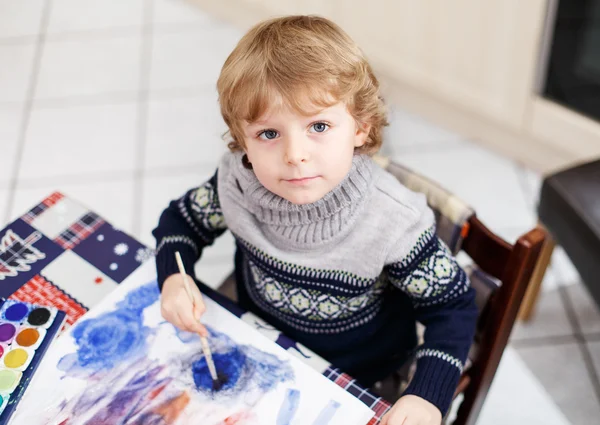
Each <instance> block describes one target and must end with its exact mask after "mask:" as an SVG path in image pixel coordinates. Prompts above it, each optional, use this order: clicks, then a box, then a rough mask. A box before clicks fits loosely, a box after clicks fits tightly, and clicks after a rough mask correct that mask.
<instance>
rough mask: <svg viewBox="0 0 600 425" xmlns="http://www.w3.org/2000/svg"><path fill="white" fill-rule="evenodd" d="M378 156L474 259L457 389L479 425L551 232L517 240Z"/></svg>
mask: <svg viewBox="0 0 600 425" xmlns="http://www.w3.org/2000/svg"><path fill="white" fill-rule="evenodd" d="M374 159H375V160H376V162H377V163H378V164H379V165H380V166H382V167H383V168H385V169H386V170H388V171H389V172H390V173H392V174H393V175H394V176H396V178H398V180H400V181H401V182H402V183H403V184H404V185H405V186H407V187H408V188H410V189H412V190H414V191H416V192H422V193H424V194H425V195H426V196H427V201H428V203H429V206H430V207H431V208H432V209H433V211H434V213H435V216H436V222H437V233H438V236H439V237H440V238H441V239H442V240H443V241H444V242H445V243H446V244H447V245H448V247H449V248H450V249H451V250H452V252H453V253H454V254H457V253H458V252H459V251H463V252H465V253H466V254H467V255H468V256H469V257H470V258H471V259H472V260H473V265H471V266H469V267H467V272H468V274H469V277H470V279H471V284H472V286H473V287H474V288H475V290H476V293H477V296H476V301H477V304H478V306H479V311H480V314H479V321H478V325H477V334H476V337H475V341H474V344H473V346H472V348H471V351H470V353H469V360H468V362H467V365H466V366H465V369H464V372H463V375H462V376H461V378H460V381H459V384H458V388H457V390H456V393H455V400H456V398H457V396H458V395H460V394H463V400H462V402H461V404H460V407H459V409H458V413H457V417H456V420H455V421H454V422H453V424H454V425H473V424H475V422H476V420H477V417H478V415H479V412H480V410H481V407H482V406H483V402H484V401H485V398H486V396H487V393H488V391H489V388H490V386H491V384H492V380H493V378H494V375H495V373H496V370H497V368H498V364H499V363H500V359H501V358H502V353H503V352H504V348H505V347H506V344H507V342H508V338H509V336H510V332H511V330H512V328H513V325H514V323H515V319H516V317H517V313H518V311H519V307H520V305H521V302H522V300H523V296H524V294H525V291H526V289H527V286H528V284H529V282H530V280H531V276H532V272H533V270H534V268H535V266H536V264H537V263H538V259H539V257H540V250H541V248H542V245H543V243H544V240H545V238H546V233H545V231H544V230H543V229H540V228H536V229H533V230H531V231H529V232H527V233H525V234H524V235H523V236H521V237H520V238H519V239H518V240H517V242H516V243H515V244H514V245H511V244H509V243H507V242H506V241H504V240H503V239H502V238H500V237H499V236H497V235H495V234H494V233H493V232H492V231H490V230H489V229H488V228H487V227H486V226H485V225H484V224H483V223H481V222H480V221H479V219H478V218H477V216H476V215H475V212H474V210H473V209H472V208H470V207H469V206H468V205H467V204H466V203H464V202H462V201H461V200H460V199H458V198H457V197H455V196H454V195H452V194H451V193H450V192H448V191H446V190H445V189H443V188H442V187H441V186H439V185H438V184H436V183H435V182H432V181H431V180H429V179H427V178H425V177H423V176H420V175H419V174H416V173H414V172H412V171H411V170H409V169H407V168H405V167H403V166H401V165H399V164H396V163H394V162H392V161H390V160H389V159H387V158H385V157H375V158H374ZM234 287H235V281H234V280H233V279H232V277H231V276H230V278H228V279H227V280H226V281H225V282H224V283H223V284H222V285H221V286H220V288H219V289H218V290H219V292H220V293H222V294H225V295H227V296H228V297H230V298H235V289H234ZM409 369H410V368H408V367H407V368H403V370H405V371H408V370H409ZM389 401H391V402H393V401H395V400H389Z"/></svg>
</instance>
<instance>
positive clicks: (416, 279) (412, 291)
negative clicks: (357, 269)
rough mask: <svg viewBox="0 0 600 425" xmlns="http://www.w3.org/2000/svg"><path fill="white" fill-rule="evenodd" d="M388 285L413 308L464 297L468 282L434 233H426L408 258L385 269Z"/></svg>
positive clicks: (444, 245) (462, 271)
mask: <svg viewBox="0 0 600 425" xmlns="http://www.w3.org/2000/svg"><path fill="white" fill-rule="evenodd" d="M387 270H388V275H389V279H390V282H392V284H394V285H395V286H396V287H398V288H400V289H401V290H403V291H404V292H406V293H407V294H409V296H410V297H411V299H412V300H413V304H414V305H415V306H416V307H426V306H431V305H435V304H439V303H443V302H446V301H448V300H451V299H453V298H456V297H457V296H459V295H461V294H463V293H465V292H466V291H467V290H468V288H469V280H468V278H467V277H466V274H465V272H464V270H463V269H461V268H460V267H459V266H458V264H457V263H456V261H455V260H454V259H453V257H452V253H451V252H450V250H449V249H448V247H447V246H446V244H444V242H442V241H441V240H440V239H439V238H437V237H436V236H435V231H431V230H430V231H427V232H426V233H425V234H424V235H423V236H422V237H420V238H419V242H418V243H417V245H416V246H415V249H414V251H413V252H411V254H410V255H409V256H408V257H407V258H405V259H403V260H401V261H399V262H398V263H395V264H392V265H391V266H389V267H388V269H387Z"/></svg>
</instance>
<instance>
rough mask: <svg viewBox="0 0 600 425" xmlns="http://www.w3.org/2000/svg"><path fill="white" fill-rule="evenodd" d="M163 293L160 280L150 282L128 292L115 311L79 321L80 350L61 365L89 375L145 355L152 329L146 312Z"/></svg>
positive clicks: (69, 355)
mask: <svg viewBox="0 0 600 425" xmlns="http://www.w3.org/2000/svg"><path fill="white" fill-rule="evenodd" d="M159 295H160V294H159V292H158V287H157V286H156V282H150V283H148V284H146V285H144V286H141V287H139V288H136V289H134V290H133V291H131V292H130V293H128V294H127V296H126V297H125V299H124V300H123V301H120V302H119V303H117V309H115V310H114V311H111V312H109V313H105V314H101V315H100V316H97V317H93V318H91V319H88V320H85V321H83V322H80V323H78V324H77V326H76V327H75V328H74V329H73V333H72V336H73V338H74V339H75V343H76V344H77V352H76V353H71V354H67V355H66V356H64V357H63V358H62V359H61V360H60V362H59V363H58V368H59V369H60V370H63V371H69V372H71V373H73V374H76V375H85V374H89V373H95V372H98V371H103V370H104V371H106V370H109V369H112V368H114V367H115V366H117V365H118V364H121V363H123V362H126V361H131V360H132V359H135V358H138V357H141V356H143V355H144V354H145V353H146V349H147V337H148V335H149V334H150V333H151V332H152V330H151V329H150V328H148V327H146V326H144V325H143V311H144V309H145V308H146V307H148V306H150V305H152V304H154V303H155V302H156V301H157V300H158V298H159Z"/></svg>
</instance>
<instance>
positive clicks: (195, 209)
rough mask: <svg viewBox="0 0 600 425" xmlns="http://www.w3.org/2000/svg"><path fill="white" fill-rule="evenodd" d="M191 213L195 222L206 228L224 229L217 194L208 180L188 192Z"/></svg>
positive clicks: (224, 225) (224, 224) (225, 227)
mask: <svg viewBox="0 0 600 425" xmlns="http://www.w3.org/2000/svg"><path fill="white" fill-rule="evenodd" d="M188 196H189V198H190V206H191V209H192V215H193V217H194V219H195V220H196V222H197V223H199V224H200V225H202V226H203V227H205V228H206V229H208V230H225V229H227V224H226V223H225V217H224V216H223V211H222V210H221V206H220V204H219V195H218V194H217V191H216V190H215V188H214V186H213V184H212V182H210V181H208V182H206V183H205V184H203V185H202V186H200V187H199V188H198V189H196V190H191V191H190V192H189V195H188Z"/></svg>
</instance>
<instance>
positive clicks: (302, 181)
mask: <svg viewBox="0 0 600 425" xmlns="http://www.w3.org/2000/svg"><path fill="white" fill-rule="evenodd" d="M318 178H319V176H313V177H300V178H297V179H284V181H285V182H287V183H291V184H295V185H302V184H307V183H310V182H311V181H313V180H316V179H318Z"/></svg>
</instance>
